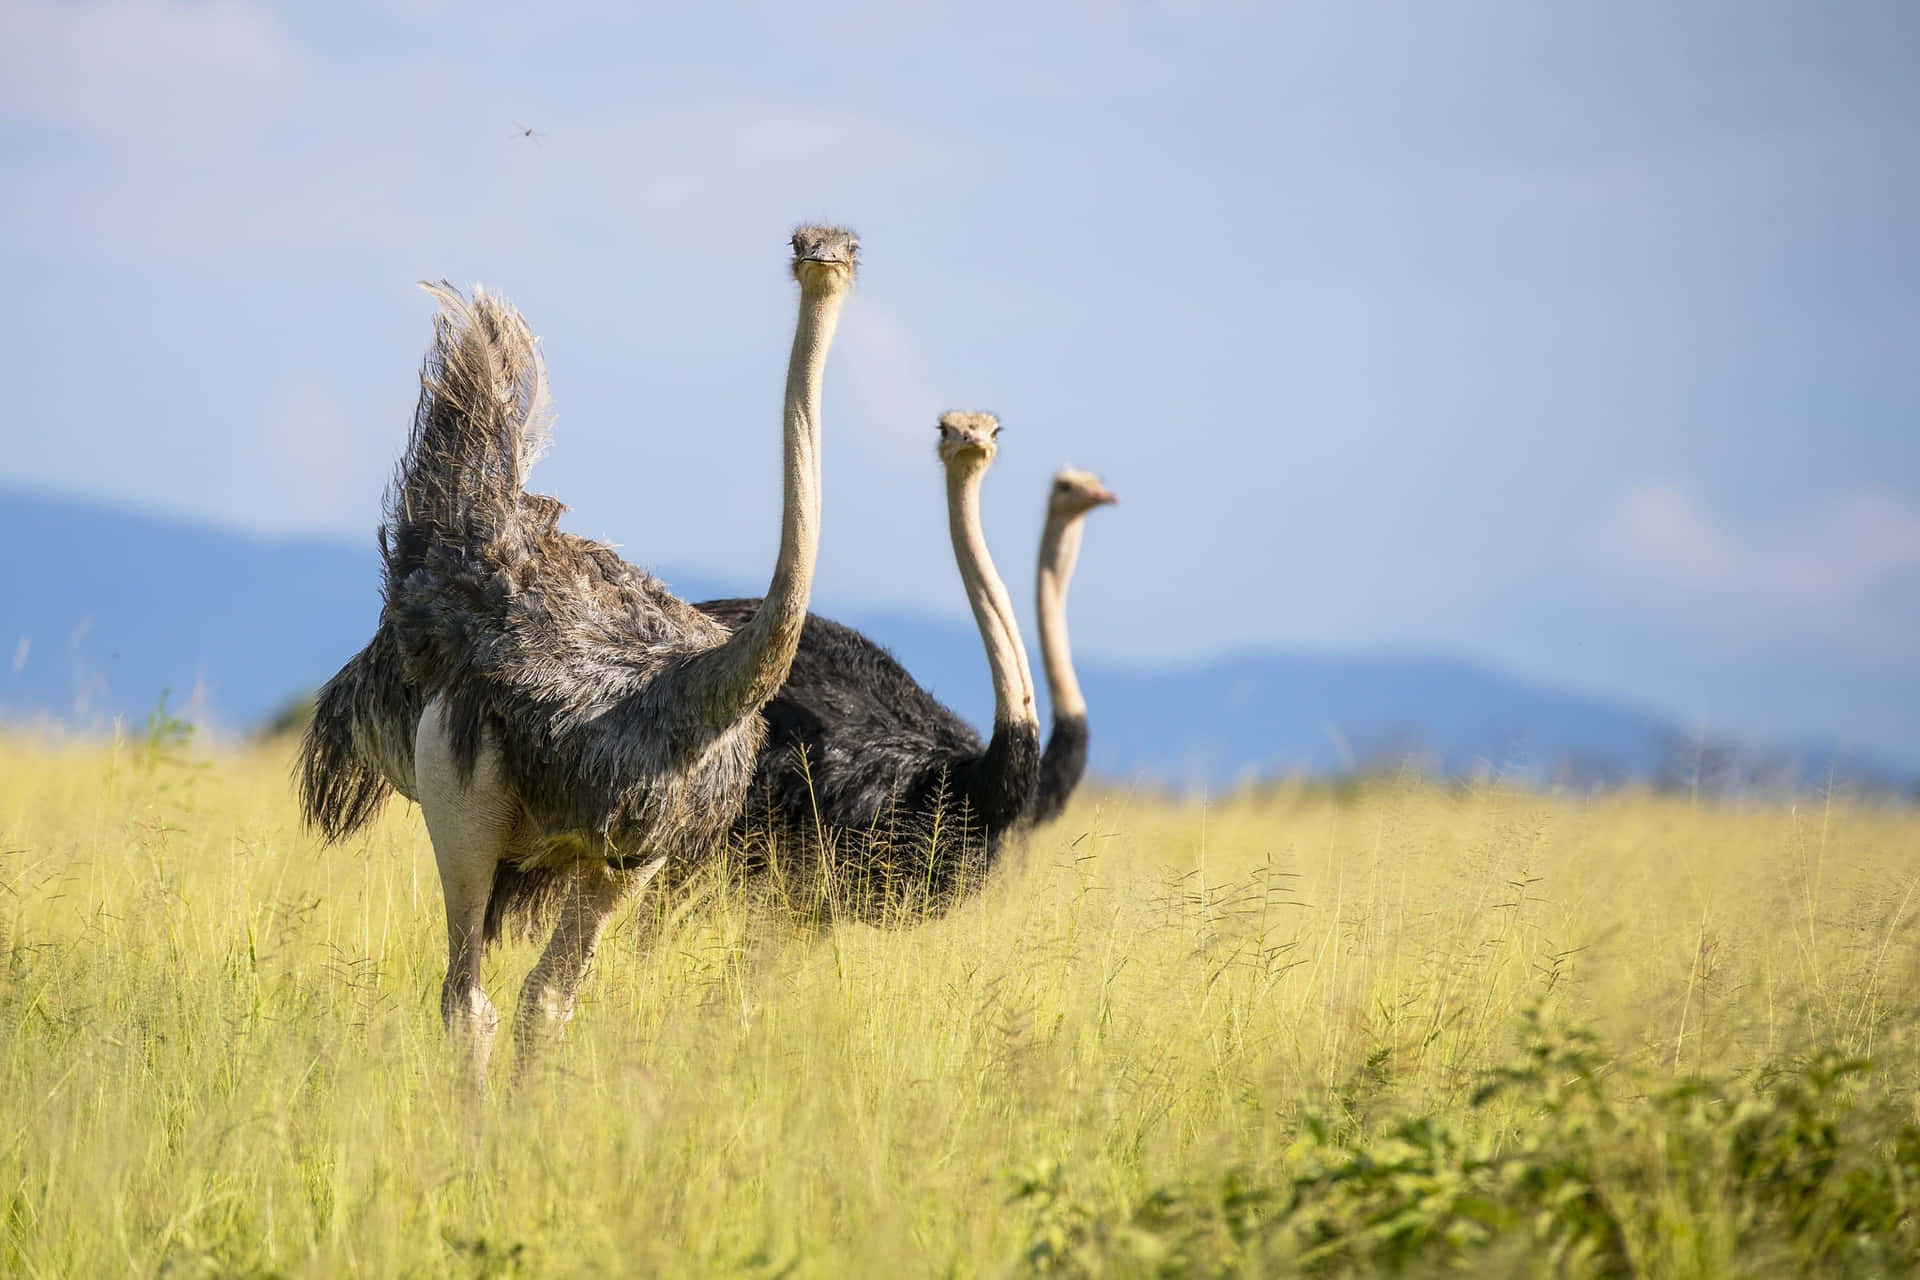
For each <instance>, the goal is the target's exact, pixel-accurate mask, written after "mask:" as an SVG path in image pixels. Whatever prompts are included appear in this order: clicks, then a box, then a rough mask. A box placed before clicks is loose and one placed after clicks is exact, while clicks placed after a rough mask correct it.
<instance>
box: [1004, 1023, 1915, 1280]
mask: <svg viewBox="0 0 1920 1280" xmlns="http://www.w3.org/2000/svg"><path fill="white" fill-rule="evenodd" d="M1527 1027H1528V1032H1529V1043H1528V1046H1527V1048H1526V1051H1525V1052H1524V1053H1523V1054H1522V1055H1521V1056H1520V1057H1519V1058H1518V1059H1516V1060H1515V1061H1514V1062H1512V1063H1509V1064H1508V1065H1506V1066H1504V1067H1502V1068H1500V1069H1499V1070H1497V1071H1494V1072H1492V1073H1489V1075H1488V1076H1487V1078H1486V1079H1485V1081H1484V1083H1483V1084H1482V1086H1481V1087H1480V1088H1479V1090H1478V1091H1477V1092H1476V1093H1475V1095H1474V1097H1473V1101H1472V1106H1471V1108H1470V1109H1469V1110H1468V1111H1467V1112H1465V1113H1464V1114H1463V1115H1461V1116H1459V1117H1439V1116H1412V1117H1405V1118H1402V1119H1400V1120H1398V1121H1397V1122H1395V1123H1393V1124H1391V1125H1390V1126H1388V1127H1387V1128H1385V1129H1384V1130H1383V1131H1381V1132H1378V1133H1374V1134H1371V1135H1367V1134H1362V1133H1359V1132H1356V1131H1353V1130H1351V1129H1348V1130H1345V1131H1342V1130H1340V1129H1338V1128H1336V1127H1335V1126H1333V1125H1330V1124H1329V1123H1328V1122H1327V1121H1326V1120H1324V1119H1323V1118H1320V1117H1318V1116H1312V1115H1310V1116H1309V1117H1308V1118H1307V1121H1306V1123H1305V1124H1304V1126H1303V1132H1302V1134H1301V1136H1300V1138H1299V1140H1298V1142H1297V1143H1296V1144H1295V1146H1294V1148H1293V1149H1292V1150H1291V1151H1289V1152H1288V1153H1287V1155H1286V1156H1285V1157H1284V1158H1283V1159H1282V1160H1280V1161H1277V1162H1275V1163H1274V1165H1273V1166H1272V1167H1267V1168H1257V1169H1256V1168H1231V1169H1228V1170H1226V1171H1224V1172H1222V1173H1220V1174H1218V1175H1216V1176H1213V1177H1211V1178H1207V1179H1203V1180H1187V1181H1184V1182H1181V1183H1177V1184H1174V1185H1170V1186H1163V1187H1158V1188H1155V1189H1153V1190H1152V1191H1150V1192H1149V1193H1148V1194H1146V1195H1144V1196H1142V1197H1140V1198H1139V1199H1138V1200H1136V1201H1134V1202H1132V1203H1130V1204H1126V1205H1123V1206H1121V1207H1120V1208H1119V1209H1117V1210H1106V1211H1102V1210H1099V1209H1096V1208H1094V1207H1092V1206H1091V1205H1089V1204H1088V1203H1087V1202H1086V1201H1085V1200H1084V1199H1082V1198H1077V1197H1076V1196H1075V1195H1074V1194H1073V1192H1072V1190H1071V1188H1070V1186H1069V1183H1068V1179H1067V1178H1066V1177H1065V1175H1064V1173H1063V1172H1062V1171H1061V1170H1060V1169H1059V1168H1058V1167H1057V1166H1052V1165H1041V1166H1036V1167H1035V1168H1033V1169H1031V1170H1028V1171H1026V1172H1023V1173H1022V1174H1020V1175H1018V1176H1017V1177H1016V1178H1015V1185H1014V1195H1013V1198H1014V1200H1015V1201H1016V1202H1019V1203H1021V1204H1024V1205H1025V1206H1027V1208H1028V1209H1029V1211H1030V1212H1031V1214H1032V1219H1031V1222H1032V1228H1031V1231H1030V1233H1029V1242H1028V1247H1027V1249H1026V1252H1025V1254H1024V1262H1025V1263H1026V1265H1027V1266H1028V1268H1029V1269H1030V1270H1032V1271H1034V1272H1036V1273H1041V1274H1059V1275H1083V1274H1096V1273H1113V1272H1117V1273H1121V1274H1141V1275H1229V1274H1242V1273H1265V1272H1268V1271H1271V1270H1273V1269H1276V1268H1284V1269H1289V1270H1291V1269H1298V1270H1303V1271H1308V1272H1313V1273H1318V1274H1333V1275H1346V1274H1355V1273H1371V1272H1375V1271H1405V1270H1414V1271H1419V1272H1422V1273H1424V1272H1427V1271H1431V1270H1453V1269H1460V1268H1464V1269H1468V1270H1471V1271H1475V1272H1479V1273H1482V1274H1484V1273H1487V1272H1488V1271H1500V1270H1504V1269H1507V1268H1512V1269H1515V1270H1519V1271H1525V1272H1535V1271H1540V1270H1543V1269H1544V1270H1546V1271H1549V1272H1550V1273H1552V1274H1557V1275H1590V1276H1609V1277H1611V1276H1638V1275H1700V1274H1707V1275H1711V1274H1723V1273H1726V1272H1730V1271H1731V1272H1741V1273H1748V1274H1752V1273H1760V1272H1764V1273H1773V1274H1807V1273H1816V1272H1817V1273H1821V1274H1863V1275H1864V1274H1873V1275H1879V1274H1889V1273H1904V1272H1906V1271H1908V1270H1909V1269H1911V1268H1913V1267H1915V1266H1916V1265H1920V1219H1917V1218H1916V1205H1915V1196H1916V1189H1917V1188H1920V1125H1916V1123H1915V1119H1914V1111H1913V1104H1912V1099H1911V1096H1910V1094H1909V1093H1908V1091H1907V1090H1908V1086H1907V1085H1906V1084H1905V1083H1903V1082H1902V1081H1901V1079H1900V1077H1902V1076H1905V1077H1906V1078H1907V1079H1911V1066H1912V1064H1911V1063H1908V1064H1905V1067H1906V1069H1905V1070H1903V1071H1896V1070H1895V1069H1894V1068H1893V1067H1892V1066H1891V1065H1890V1064H1886V1063H1878V1062H1872V1061H1868V1060H1865V1059H1858V1058H1848V1057H1845V1056H1842V1055H1840V1054H1838V1053H1835V1052H1819V1053H1815V1054H1813V1055H1812V1056H1810V1057H1807V1058H1804V1059H1801V1060H1796V1061H1785V1062H1778V1063H1775V1064H1772V1065H1771V1066H1769V1067H1768V1068H1767V1069H1765V1070H1763V1071H1761V1072H1759V1073H1756V1074H1755V1075H1754V1076H1753V1077H1752V1078H1750V1079H1743V1078H1738V1077H1728V1078H1719V1079H1716V1078H1691V1079H1674V1078H1670V1077H1669V1078H1665V1079H1655V1078H1647V1077H1644V1076H1638V1075H1634V1074H1631V1073H1626V1072H1622V1071H1619V1070H1617V1069H1616V1064H1614V1063H1613V1062H1612V1061H1611V1060H1610V1059H1609V1058H1608V1057H1607V1056H1606V1055H1605V1054H1604V1053H1603V1052H1602V1050H1601V1048H1600V1045H1599V1043H1598V1041H1597V1039H1596V1038H1595V1037H1594V1036H1593V1035H1592V1034H1590V1033H1587V1032H1585V1031H1580V1030H1574V1031H1567V1032H1558V1031H1554V1030H1552V1029H1550V1028H1548V1027H1547V1026H1545V1025H1544V1024H1543V1023H1542V1022H1541V1020H1540V1019H1539V1018H1538V1016H1537V1015H1529V1017H1528V1019H1527Z"/></svg>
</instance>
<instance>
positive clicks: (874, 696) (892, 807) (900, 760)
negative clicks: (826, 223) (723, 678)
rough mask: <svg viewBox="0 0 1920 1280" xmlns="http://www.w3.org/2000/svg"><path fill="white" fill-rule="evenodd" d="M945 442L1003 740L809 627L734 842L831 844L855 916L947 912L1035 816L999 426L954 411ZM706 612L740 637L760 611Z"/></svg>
mask: <svg viewBox="0 0 1920 1280" xmlns="http://www.w3.org/2000/svg"><path fill="white" fill-rule="evenodd" d="M939 431H940V443H939V457H940V461H941V463H942V465H943V466H944V468H945V471H946V480H947V518H948V527H949V532H950V534H951V536H952V541H953V551H954V559H955V561H956V562H957V563H958V565H959V569H960V577H961V580H962V582H963V583H964V584H965V586H966V591H967V598H968V602H969V603H970V604H971V605H972V608H973V615H974V621H975V622H976V624H977V625H978V626H979V628H980V638H981V641H982V642H983V643H984V645H985V647H986V650H987V662H988V664H989V666H990V668H991V670H992V675H993V696H994V717H993V736H992V738H991V739H990V740H989V741H988V742H986V743H985V744H983V743H982V742H981V741H980V737H979V735H978V734H977V733H975V732H974V730H973V729H972V727H971V726H969V725H968V724H967V723H966V722H965V721H964V720H962V719H960V717H959V716H957V715H955V714H954V713H953V712H952V711H950V710H948V709H947V708H946V707H944V706H942V705H941V704H940V702H939V701H937V700H936V699H935V698H934V697H933V695H931V694H930V693H928V692H927V691H926V690H925V689H923V688H921V687H920V685H919V684H917V683H915V682H914V680H913V678H912V677H911V676H909V675H908V674H907V673H906V671H905V670H904V669H903V668H902V667H901V666H900V664H899V663H898V662H896V661H894V659H893V658H892V656H891V655H889V654H888V653H887V652H886V650H884V649H882V648H881V647H880V646H878V645H876V644H875V643H873V641H871V640H869V639H867V638H866V637H865V636H863V635H861V634H860V633H859V632H857V631H855V630H853V629H852V628H850V627H845V626H842V625H840V624H839V623H837V622H831V621H828V620H827V619H825V618H820V617H814V616H811V615H809V616H808V618H807V621H806V626H805V628H804V630H803V631H802V633H801V639H800V652H799V655H798V656H797V657H796V658H795V660H794V664H793V670H792V671H791V672H790V673H788V676H787V683H786V685H785V687H783V688H782V689H781V690H780V692H779V694H778V695H777V696H776V697H775V698H774V699H773V701H772V702H770V703H768V704H767V708H766V711H765V713H764V714H765V717H766V721H767V726H768V733H767V742H766V745H765V746H764V747H763V748H762V749H761V753H760V759H759V761H758V763H757V765H756V766H755V770H754V785H753V790H752V795H751V799H750V800H749V802H748V806H747V809H746V810H745V811H744V812H743V813H742V814H741V817H740V819H739V821H738V822H737V823H736V824H735V829H734V834H735V838H736V840H737V841H738V842H740V843H741V844H743V845H745V846H748V847H751V846H753V845H754V844H755V843H757V842H758V841H759V840H761V839H764V838H768V837H771V838H773V839H774V840H775V841H776V842H777V843H778V844H779V845H781V846H783V847H786V848H789V849H798V848H808V847H811V846H812V845H813V844H815V843H816V839H815V838H816V837H817V836H819V835H822V834H825V833H827V832H831V833H832V834H831V836H830V837H829V849H830V850H831V851H832V852H831V857H830V858H828V862H829V863H830V872H829V874H830V875H832V876H833V878H834V879H835V880H836V881H837V882H838V883H837V884H836V885H835V886H834V887H835V888H836V889H838V890H839V891H840V894H841V900H842V902H843V903H844V904H848V905H853V906H855V907H856V908H866V909H869V910H872V911H884V909H885V908H886V907H887V906H889V905H893V906H899V905H902V904H903V903H904V902H905V900H906V899H907V898H908V896H909V895H919V894H924V895H925V898H924V899H921V901H922V902H923V903H924V904H925V905H931V906H934V907H939V906H942V905H945V904H946V903H949V902H951V901H952V900H953V899H954V898H955V897H956V896H957V895H958V894H959V893H962V892H964V891H965V890H966V889H967V888H968V887H970V886H971V885H972V884H973V883H975V882H977V880H978V879H979V877H980V875H981V874H982V873H984V872H985V870H986V869H987V868H988V867H989V866H990V865H991V864H992V862H993V860H994V858H995V856H996V855H997V853H998V850H999V847H1000V845H1001V843H1002V841H1003V840H1004V839H1005V837H1006V835H1007V833H1008V831H1009V830H1010V829H1011V828H1013V827H1014V826H1015V825H1016V824H1017V823H1018V822H1019V821H1020V820H1021V819H1022V818H1023V817H1024V815H1025V814H1026V811H1027V808H1028V806H1029V804H1030V803H1031V801H1032V797H1033V787H1034V780H1035V778H1036V776H1037V774H1038V770H1039V750H1040V746H1039V743H1040V734H1039V722H1038V720H1037V719H1036V718H1035V713H1034V698H1033V677H1032V675H1031V674H1030V673H1029V670H1028V667H1027V657H1026V652H1025V650H1024V648H1023V647H1022V645H1021V642H1020V628H1019V626H1018V625H1017V623H1016V622H1015V620H1014V616H1013V606H1012V602H1011V600H1010V599H1009V597H1008V595H1007V591H1006V587H1005V586H1004V585H1003V584H1002V583H1001V581H1000V575H999V574H998V573H997V572H996V571H995V570H994V567H993V560H992V558H991V557H990V556H989V555H988V553H987V545H986V538H985V536H984V534H983V533H982V531H981V528H980V503H979V499H980V483H981V480H982V479H983V478H984V476H985V475H986V471H987V468H988V467H989V466H990V465H991V464H992V462H993V457H994V454H995V452H996V450H997V449H998V445H997V444H996V442H995V437H996V436H997V435H998V434H999V431H1000V425H999V423H998V421H997V420H995V418H994V417H993V415H991V414H986V413H949V414H946V415H945V416H943V417H942V418H941V419H940V424H939ZM699 608H700V609H701V610H703V611H704V612H706V613H707V614H709V615H710V616H712V617H714V618H716V619H718V620H719V621H720V622H722V623H724V624H726V625H728V626H739V625H742V624H743V623H744V622H745V621H746V620H747V619H748V618H751V617H752V616H753V615H754V614H755V612H756V610H757V609H758V608H759V602H758V601H756V600H750V599H748V600H710V601H707V602H705V603H703V604H701V605H700V606H699ZM836 843H837V844H838V846H839V847H838V848H834V845H835V844H836ZM810 864H811V860H810V859H805V860H801V861H800V862H799V863H798V864H797V865H796V866H795V868H794V869H795V870H796V871H799V872H802V873H804V872H805V871H806V870H807V868H808V866H809V865H810Z"/></svg>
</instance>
